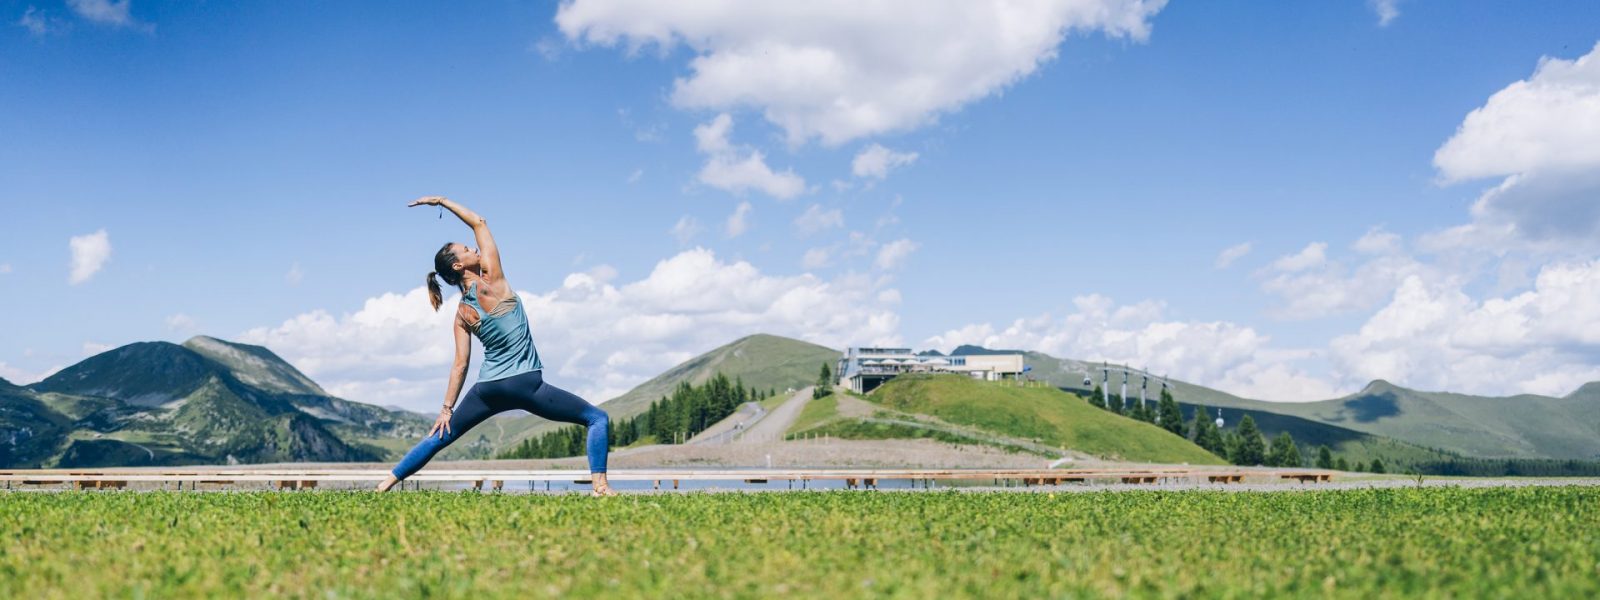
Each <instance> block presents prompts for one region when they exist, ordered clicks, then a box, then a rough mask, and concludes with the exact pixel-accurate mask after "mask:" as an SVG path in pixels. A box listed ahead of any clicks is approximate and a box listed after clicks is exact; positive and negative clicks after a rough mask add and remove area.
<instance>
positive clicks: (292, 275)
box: [283, 263, 306, 285]
mask: <svg viewBox="0 0 1600 600" xmlns="http://www.w3.org/2000/svg"><path fill="white" fill-rule="evenodd" d="M305 278H306V274H305V271H302V270H300V263H294V264H292V265H289V272H288V273H284V274H283V281H284V282H285V283H288V284H289V285H300V282H301V281H304V280H305Z"/></svg>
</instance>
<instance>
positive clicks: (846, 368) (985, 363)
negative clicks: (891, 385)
mask: <svg viewBox="0 0 1600 600" xmlns="http://www.w3.org/2000/svg"><path fill="white" fill-rule="evenodd" d="M1025 369H1026V367H1025V366H1024V365H1023V360H1022V355H1021V354H1014V353H1013V354H1003V353H1002V354H965V355H958V356H945V355H943V354H940V353H938V352H936V351H929V352H922V353H915V352H912V351H911V349H910V348H850V349H848V350H846V351H845V354H844V358H841V359H839V368H838V369H836V370H834V373H837V374H838V376H839V385H842V386H845V387H847V388H849V389H850V391H853V392H856V393H858V394H865V393H868V392H871V391H872V390H875V389H877V388H878V386H880V385H883V383H884V382H885V381H888V380H890V379H894V378H895V377H898V376H900V375H902V374H905V373H954V374H959V375H966V376H968V377H971V378H973V379H978V380H983V381H1003V380H1014V379H1019V378H1021V377H1022V373H1023V371H1024V370H1025Z"/></svg>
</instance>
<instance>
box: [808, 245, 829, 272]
mask: <svg viewBox="0 0 1600 600" xmlns="http://www.w3.org/2000/svg"><path fill="white" fill-rule="evenodd" d="M830 264H833V251H832V250H830V249H828V248H812V249H810V250H806V253H805V256H802V257H800V266H801V268H804V269H821V268H825V267H827V266H828V265H830Z"/></svg>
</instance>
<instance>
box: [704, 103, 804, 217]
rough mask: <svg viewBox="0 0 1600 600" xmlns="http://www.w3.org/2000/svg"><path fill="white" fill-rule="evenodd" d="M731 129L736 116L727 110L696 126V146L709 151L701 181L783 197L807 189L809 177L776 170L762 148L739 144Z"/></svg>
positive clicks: (725, 188) (736, 191)
mask: <svg viewBox="0 0 1600 600" xmlns="http://www.w3.org/2000/svg"><path fill="white" fill-rule="evenodd" d="M732 129H733V117H730V116H728V114H727V113H722V114H720V115H717V116H716V118H714V119H712V120H711V121H709V122H707V123H705V124H704V125H701V126H699V127H696V128H695V129H694V137H695V141H696V146H698V147H699V149H700V152H702V153H704V154H705V155H706V164H705V166H704V167H702V168H701V169H700V175H699V180H700V183H704V184H706V185H709V186H711V187H714V188H717V189H719V190H723V191H725V192H729V193H733V194H743V193H745V192H747V191H750V190H756V191H759V192H761V193H764V194H766V195H768V196H772V197H774V198H778V199H780V200H787V199H789V198H793V197H795V196H798V195H800V194H801V193H802V192H804V191H805V190H806V180H805V179H804V178H802V177H800V176H799V175H796V174H795V172H794V171H793V170H792V169H786V170H784V171H783V172H781V173H780V172H775V171H773V170H772V167H768V166H767V159H766V155H764V154H762V153H761V151H760V150H754V149H750V148H743V147H737V146H734V145H733V144H732V143H731V142H729V141H728V134H729V133H730V132H731V130H732Z"/></svg>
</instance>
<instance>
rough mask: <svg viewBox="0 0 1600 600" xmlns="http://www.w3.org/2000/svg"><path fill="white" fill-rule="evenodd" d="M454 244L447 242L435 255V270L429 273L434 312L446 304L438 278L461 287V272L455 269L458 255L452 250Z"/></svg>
mask: <svg viewBox="0 0 1600 600" xmlns="http://www.w3.org/2000/svg"><path fill="white" fill-rule="evenodd" d="M451 244H453V242H446V243H445V245H444V247H443V248H440V249H439V253H438V254H434V255H433V269H434V270H432V271H429V272H428V302H429V303H431V304H433V310H439V305H440V304H444V296H442V295H441V294H440V291H439V282H438V281H437V280H435V279H434V277H435V276H437V277H438V278H439V279H443V280H444V282H445V283H448V284H450V285H453V286H458V287H459V286H460V285H461V272H460V271H457V270H456V269H455V264H456V253H455V251H454V250H451V249H450V246H451Z"/></svg>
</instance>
